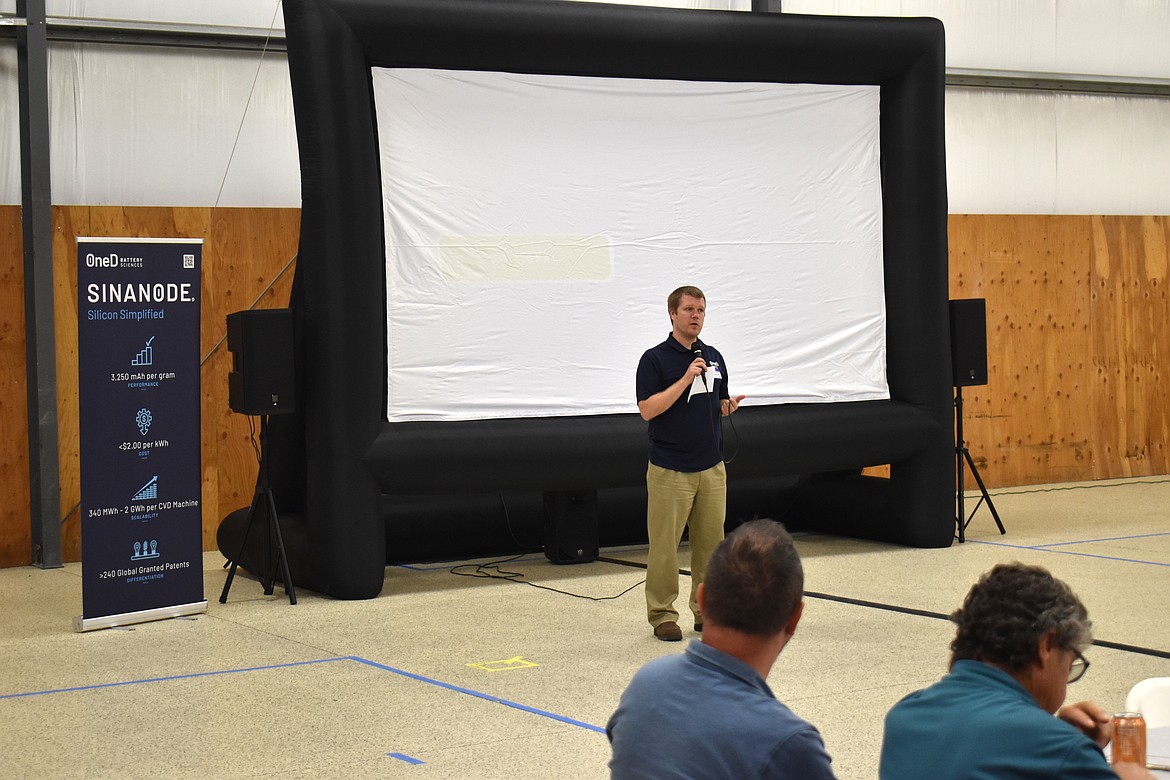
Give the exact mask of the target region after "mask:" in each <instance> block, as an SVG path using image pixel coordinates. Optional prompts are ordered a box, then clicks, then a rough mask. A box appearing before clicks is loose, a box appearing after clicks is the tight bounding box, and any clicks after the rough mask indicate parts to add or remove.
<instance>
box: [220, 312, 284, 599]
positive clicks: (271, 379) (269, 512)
mask: <svg viewBox="0 0 1170 780" xmlns="http://www.w3.org/2000/svg"><path fill="white" fill-rule="evenodd" d="M227 343H228V351H229V352H231V353H232V370H231V373H229V374H228V406H229V407H231V410H232V411H233V412H236V413H238V414H246V415H248V416H250V417H251V416H259V418H260V470H259V472H258V474H257V476H256V491H255V493H254V494H253V496H252V506H251V507H250V508H249V509H248V519H247V521H246V522H245V524H244V536H243V540H242V541H241V542H240V551H239V552H238V553H237V554H236V556H235V558H233V559H232V562H231V569H230V570H229V571H228V576H227V582H225V583H224V585H223V593H221V594H220V596H219V603H220V604H226V603H227V597H228V591H229V590H231V587H232V580H234V579H235V576H236V568H237V567H238V566H239V564H240V559H241V558H242V557H243V556H244V551H245V550H246V549H247V546H248V535H249V534H250V533H251V531H252V525H253V523H259V524H261V525H262V527H263V528H264V530H265V531H266V532H267V533H266V534H265V539H264V542H263V550H264V554H263V557H262V559H261V560H262V563H261V565H260V566H259V567H258V569H259V571H258V572H257V574H258V576H259V578H260V583H261V584H262V585H263V586H264V595H266V596H271V595H272V593H273V591H274V590H275V588H276V577H277V574H279V575H280V576H281V580H282V582H284V592H285V595H287V596H288V602H289V604H296V603H297V592H296V588H294V587H293V581H292V574H291V573H290V572H289V568H288V555H287V554H286V553H285V549H284V535H283V534H282V533H281V531H280V520H279V515H277V513H276V499H275V498H274V497H273V495H272V486H271V485H270V484H269V482H268V417H269V415H273V414H292V413H293V412H295V411H296V396H295V394H294V385H295V381H296V371H295V359H296V352H295V346H294V341H293V316H292V309H252V310H249V311H238V312H235V313H233V314H229V315H228V317H227Z"/></svg>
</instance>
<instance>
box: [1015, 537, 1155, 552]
mask: <svg viewBox="0 0 1170 780" xmlns="http://www.w3.org/2000/svg"><path fill="white" fill-rule="evenodd" d="M1157 536H1170V534H1168V533H1157V534H1135V535H1133V536H1107V537H1105V538H1104V539H1079V540H1077V541H1073V542H1053V543H1051V544H1038V545H1036V549H1038V550H1042V549H1048V548H1050V547H1063V546H1065V545H1069V544H1097V543H1099V542H1125V541H1128V540H1130V539H1150V538H1153V537H1157Z"/></svg>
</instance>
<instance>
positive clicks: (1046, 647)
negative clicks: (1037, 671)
mask: <svg viewBox="0 0 1170 780" xmlns="http://www.w3.org/2000/svg"><path fill="white" fill-rule="evenodd" d="M1059 649H1060V648H1059V647H1057V646H1056V632H1055V631H1049V632H1048V633H1047V634H1044V635H1043V636H1041V637H1040V641H1039V642H1038V643H1037V644H1036V662H1037V663H1038V664H1039V665H1040V666H1041V668H1043V667H1045V666H1047V665H1048V661H1049V659H1050V658H1051V657H1052V654H1053V653H1055V652H1056V651H1057V650H1059Z"/></svg>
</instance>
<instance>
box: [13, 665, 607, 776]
mask: <svg viewBox="0 0 1170 780" xmlns="http://www.w3.org/2000/svg"><path fill="white" fill-rule="evenodd" d="M335 661H355V662H357V663H359V664H364V665H365V666H372V667H373V668H375V669H381V670H382V671H385V672H393V673H394V674H397V675H400V676H402V677H407V678H409V679H411V680H417V681H418V682H425V683H428V684H430V685H435V686H438V687H439V688H445V689H447V690H449V691H455V692H456V693H463V694H466V695H468V696H474V697H476V698H477V699H484V700H485V701H491V702H495V703H496V704H503V705H504V706H505V707H511V708H513V709H516V710H520V711H521V712H528V713H531V714H533V715H539V716H541V717H543V718H549V719H551V720H555V721H559V722H561V723H567V724H568V725H570V726H577V727H579V728H583V729H588V730H589V731H596V732H598V733H601V734H604V733H605V729H604V728H602V727H600V726H594V725H593V724H592V723H585V722H584V721H580V720H576V719H574V718H569V717H566V716H564V715H557V714H556V713H554V712H548V711H547V710H542V709H538V708H536V707H529V706H527V705H525V704H520V703H518V702H514V701H508V700H507V699H501V698H499V697H498V696H492V695H491V694H487V693H481V692H479V691H473V690H471V689H470V688H462V687H460V686H458V685H451V684H450V683H445V682H442V681H440V680H432V679H431V678H429V677H424V676H422V675H421V674H414V673H412V672H407V671H404V670H402V669H395V668H394V667H392V666H386V665H385V664H380V663H377V662H376V661H370V660H368V659H365V658H360V657H358V656H356V655H350V656H339V657H337V658H318V659H316V660H313V661H293V662H291V663H287V664H269V665H267V666H250V667H247V668H243V669H221V670H218V671H214V672H193V673H191V674H174V675H169V676H167V677H148V678H146V679H142V680H124V681H122V682H111V683H97V684H94V685H77V686H73V687H71V688H53V689H50V690H45V691H28V692H26V693H6V694H0V700H3V699H18V698H24V697H29V696H46V695H48V694H51V693H77V692H80V691H94V690H101V689H103V688H120V687H123V686H126V685H141V684H142V683H157V682H169V681H172V680H190V679H194V678H197V677H215V676H218V675H225V674H240V673H241V672H261V671H265V670H269V669H288V668H291V667H295V666H308V665H310V664H326V663H332V662H335ZM393 755H395V757H397V756H398V754H393Z"/></svg>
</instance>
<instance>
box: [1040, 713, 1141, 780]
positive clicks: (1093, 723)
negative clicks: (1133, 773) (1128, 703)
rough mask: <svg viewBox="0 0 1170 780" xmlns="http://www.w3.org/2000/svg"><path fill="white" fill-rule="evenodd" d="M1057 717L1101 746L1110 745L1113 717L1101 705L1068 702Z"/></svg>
mask: <svg viewBox="0 0 1170 780" xmlns="http://www.w3.org/2000/svg"><path fill="white" fill-rule="evenodd" d="M1056 717H1058V718H1060V719H1061V720H1063V721H1065V722H1066V723H1070V724H1072V725H1073V726H1076V727H1077V728H1078V729H1080V730H1081V732H1082V733H1084V735H1085V736H1087V737H1088V738H1089V739H1091V740H1093V741H1094V742H1096V743H1097V744H1098V745H1100V746H1101V747H1105V746H1106V745H1108V744H1109V740H1110V738H1111V737H1112V736H1113V719H1112V718H1111V717H1110V715H1109V713H1108V712H1106V711H1105V710H1104V709H1103V708H1102V707H1101V706H1100V705H1098V704H1094V703H1093V702H1091V701H1079V702H1077V703H1076V704H1066V705H1065V706H1063V707H1061V708H1060V709H1059V710H1058V711H1057V713H1056ZM1143 769H1144V767H1143Z"/></svg>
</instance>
